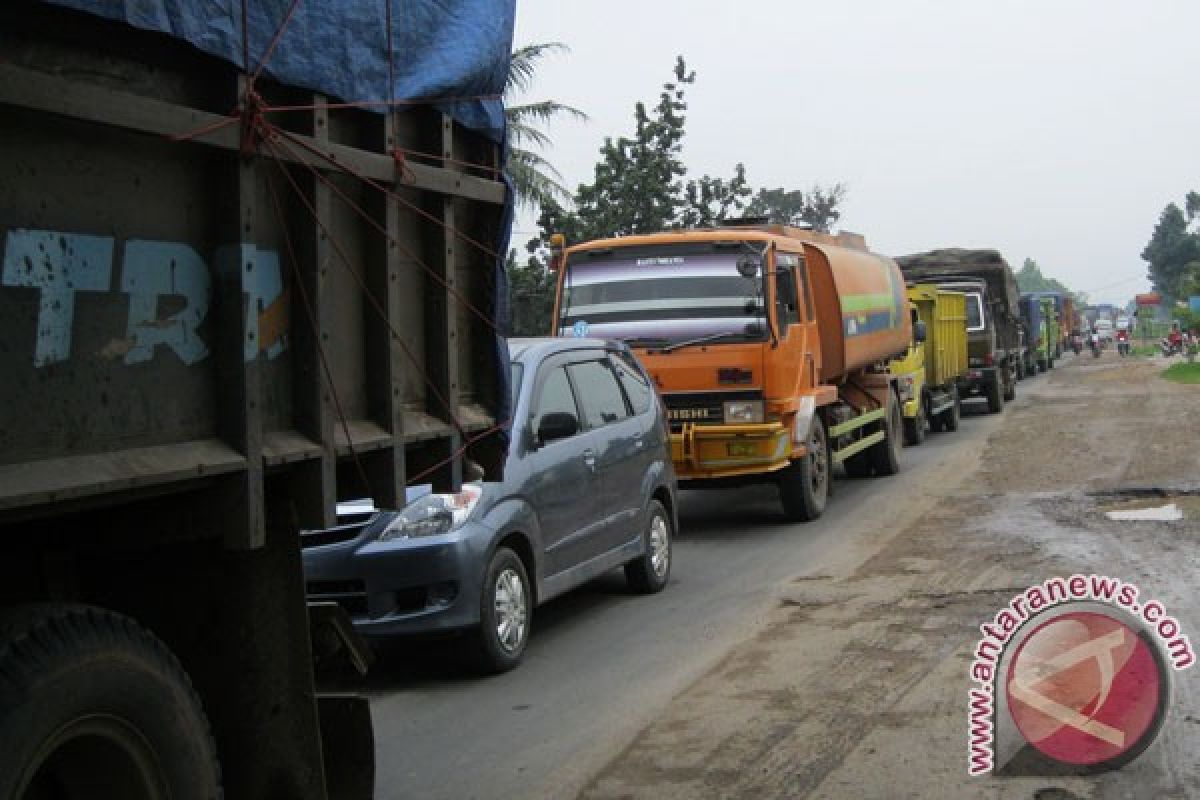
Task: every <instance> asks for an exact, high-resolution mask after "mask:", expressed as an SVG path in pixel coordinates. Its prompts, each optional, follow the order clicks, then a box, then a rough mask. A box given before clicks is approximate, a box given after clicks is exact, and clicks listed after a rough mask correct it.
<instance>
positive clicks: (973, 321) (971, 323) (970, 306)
mask: <svg viewBox="0 0 1200 800" xmlns="http://www.w3.org/2000/svg"><path fill="white" fill-rule="evenodd" d="M967 330H969V331H981V330H983V296H982V295H980V294H978V293H974V292H973V293H970V294H968V295H967Z"/></svg>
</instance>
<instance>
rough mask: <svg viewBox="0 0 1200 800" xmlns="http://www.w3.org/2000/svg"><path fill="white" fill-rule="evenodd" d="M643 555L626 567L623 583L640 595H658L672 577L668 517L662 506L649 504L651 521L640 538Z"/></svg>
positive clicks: (652, 501)
mask: <svg viewBox="0 0 1200 800" xmlns="http://www.w3.org/2000/svg"><path fill="white" fill-rule="evenodd" d="M642 538H643V540H644V541H645V544H646V552H645V553H643V554H642V555H640V556H638V557H637V558H635V559H634V560H633V561H630V562H629V563H628V564H626V565H625V580H626V581H628V582H629V586H630V588H632V589H633V590H634V591H635V592H639V593H641V594H654V593H655V592H661V591H662V590H663V587H665V586H666V585H667V581H668V580H669V579H670V577H671V553H672V546H673V545H674V544H675V541H674V539H675V537H674V536H672V535H671V517H670V516H669V515H668V514H667V510H666V509H665V508H663V505H662V503H660V502H658V501H657V500H651V501H650V521H649V523H648V524H647V525H646V530H645V533H644V534H643V536H642Z"/></svg>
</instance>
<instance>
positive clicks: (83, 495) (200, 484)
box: [0, 0, 512, 800]
mask: <svg viewBox="0 0 1200 800" xmlns="http://www.w3.org/2000/svg"><path fill="white" fill-rule="evenodd" d="M63 5H70V6H72V8H71V9H68V8H64V7H62V6H63ZM228 5H229V4H223V5H222V8H225V6H228ZM318 5H319V6H320V8H319V9H318V10H312V9H306V6H307V4H300V5H298V6H295V7H294V8H293V11H294V14H293V15H292V16H291V17H290V24H291V25H295V26H298V28H299V30H300V32H301V35H299V36H297V37H289V34H288V31H290V30H293V29H291V28H287V26H281V25H280V23H281V20H282V18H283V12H284V9H283V8H282V7H281V6H280V5H279V4H274V5H272V6H271V7H272V8H273V9H275V11H276V12H278V14H279V18H270V17H272V15H271V14H266V13H265V11H264V4H250V12H251V14H250V17H249V19H250V20H251V26H252V28H251V30H250V34H251V35H250V36H249V37H248V39H249V48H248V51H249V52H250V54H251V58H250V60H249V63H248V64H244V63H243V61H242V59H241V52H242V50H241V46H240V44H238V45H237V46H232V41H233V40H232V39H229V37H230V36H233V37H235V38H237V39H240V32H241V28H240V26H241V20H240V19H239V18H238V17H239V15H237V14H236V13H235V12H233V11H229V12H228V13H227V14H224V15H222V14H216V13H215V11H214V8H215V6H212V5H211V4H207V3H199V2H194V3H188V2H180V3H170V4H165V5H163V4H158V5H156V6H155V7H154V8H153V9H152V10H150V11H147V10H145V8H144V7H143V6H144V4H141V5H140V6H139V5H138V4H119V3H106V2H90V1H89V0H71V2H70V3H63V4H54V3H42V2H33V1H32V0H14V1H12V2H6V3H4V4H3V5H2V7H0V151H2V152H3V153H4V157H3V158H0V263H2V271H0V332H2V336H0V339H2V340H3V342H4V344H3V346H0V375H2V376H3V379H2V380H0V394H2V397H3V401H2V402H0V798H5V799H6V800H7V799H8V798H18V799H20V800H33V798H43V797H54V798H64V799H65V800H78V799H80V798H88V799H89V800H91V799H94V798H98V799H99V800H115V799H116V798H121V800H128V799H130V798H132V799H133V800H140V799H141V798H161V797H172V798H176V799H177V800H178V799H180V798H182V799H184V800H192V799H195V800H211V799H212V798H217V797H220V796H222V794H223V795H224V796H226V797H230V798H289V800H291V799H292V798H297V799H299V800H323V799H324V798H332V797H336V798H367V797H370V796H371V795H372V792H373V781H374V772H373V765H374V752H375V743H374V742H373V734H372V728H371V720H370V709H369V707H368V705H367V702H366V700H365V698H363V697H361V696H357V695H353V694H346V693H343V692H327V691H324V690H322V691H318V689H317V684H316V682H315V672H314V658H315V657H320V658H321V659H326V658H331V659H332V658H335V657H336V655H337V652H338V651H339V650H340V651H341V652H343V653H345V654H348V655H350V656H351V657H352V660H353V661H355V662H356V663H357V664H358V665H359V666H361V665H362V663H363V661H364V659H365V658H366V655H365V654H364V652H363V651H361V650H359V649H356V647H355V644H356V643H355V640H354V638H353V633H352V630H351V627H350V625H349V620H348V619H347V618H346V617H345V615H344V613H339V611H340V609H338V608H337V607H336V606H334V607H329V606H319V607H313V608H308V607H306V604H305V586H304V581H303V577H302V574H301V563H300V562H301V558H300V554H301V537H300V534H299V531H300V530H301V529H314V530H315V529H326V528H329V527H330V526H331V525H332V524H333V523H334V521H335V507H336V504H337V502H338V501H339V500H343V499H350V498H354V497H362V496H370V497H373V498H375V499H376V501H377V502H378V503H380V504H382V505H385V506H389V505H390V506H393V507H394V506H396V505H397V504H402V500H403V497H404V493H405V487H406V484H408V483H410V482H413V481H414V479H417V478H419V479H420V480H419V481H418V482H422V483H424V482H433V483H436V484H440V485H443V486H452V485H453V484H455V483H456V482H458V481H459V480H460V479H461V473H462V469H463V461H464V456H463V449H464V447H465V446H466V445H467V444H468V443H470V442H474V446H475V447H477V448H480V449H482V450H486V449H487V448H486V447H484V445H486V444H488V443H491V444H493V445H495V444H496V437H495V436H485V434H487V433H488V432H489V431H491V430H493V429H495V428H496V426H497V425H502V424H503V422H504V419H505V418H504V414H506V413H507V411H506V409H505V406H506V403H507V388H506V381H507V377H506V376H507V371H508V368H509V367H508V363H507V358H501V355H500V353H501V349H500V347H501V345H502V341H501V340H499V339H498V337H497V334H496V330H495V327H496V325H495V324H496V322H497V320H496V319H495V317H494V315H495V314H496V313H497V310H498V309H500V308H502V307H503V304H502V302H501V301H502V297H501V295H500V293H502V292H503V265H502V263H501V261H500V259H499V258H498V257H497V256H496V253H503V252H504V250H505V242H506V237H507V225H506V220H507V213H506V211H507V209H508V208H510V201H509V199H508V194H507V191H506V188H505V184H504V182H503V180H502V178H501V176H500V168H501V166H502V164H501V161H500V159H501V146H500V141H501V138H502V135H503V123H502V122H501V123H500V128H499V129H489V128H488V127H487V121H489V120H493V119H500V120H502V119H503V115H502V108H500V107H499V105H498V101H496V103H492V104H476V105H472V106H470V107H469V108H468V105H470V104H467V105H464V106H462V107H461V108H460V107H455V106H453V105H450V106H441V107H435V106H432V105H429V104H426V103H420V102H414V103H409V102H405V103H404V104H403V111H400V110H397V111H396V112H394V113H390V112H389V113H380V107H382V108H383V109H385V110H386V109H387V107H388V103H387V102H386V98H387V97H388V96H389V95H391V94H392V93H391V92H389V91H388V89H387V88H386V87H385V86H384V85H382V84H375V85H373V86H374V88H372V87H371V86H368V85H367V84H366V83H364V84H363V85H361V86H357V87H356V86H355V85H351V84H346V85H342V86H339V85H336V81H343V80H352V79H356V78H357V77H361V76H362V75H364V74H367V75H369V76H371V77H372V78H379V77H380V76H383V75H386V74H387V70H386V63H387V60H388V59H387V52H388V48H387V44H386V38H385V35H384V33H383V31H385V27H384V26H385V23H384V21H383V19H382V13H383V12H382V8H381V7H377V6H378V4H376V3H368V2H365V1H364V2H358V1H357V0H353V1H352V0H343V2H338V3H333V2H329V3H324V4H318ZM351 5H354V6H357V8H356V9H350V8H349V6H351ZM413 5H414V3H409V7H410V9H411V6H413ZM416 5H421V6H422V9H423V13H422V14H415V13H414V14H413V15H412V16H413V17H415V18H417V19H420V20H421V21H422V24H423V25H424V26H425V27H423V28H421V29H420V30H415V31H414V30H411V29H409V30H406V31H405V35H406V37H407V38H406V39H405V41H407V42H410V43H411V44H413V45H414V49H415V52H426V50H425V49H423V48H422V47H416V46H415V45H417V44H420V43H421V42H427V41H437V40H439V39H440V38H441V37H443V36H445V35H446V33H447V30H449V28H447V27H446V26H447V25H450V23H453V22H454V20H453V18H452V17H448V16H446V15H443V14H441V12H439V11H438V9H437V6H438V5H439V4H437V3H433V2H430V3H416ZM511 6H512V4H511V3H509V4H508V5H507V6H506V7H503V8H502V7H501V4H496V8H497V11H498V15H497V18H496V19H495V20H492V25H493V28H494V30H493V32H492V33H491V34H489V35H490V36H492V38H493V39H494V40H495V41H494V42H493V45H494V46H492V47H491V48H465V49H467V50H470V53H465V54H463V56H462V57H463V58H464V59H466V60H465V61H463V63H461V64H457V65H451V62H452V61H453V59H447V58H446V57H445V54H442V55H441V56H439V59H440V60H438V61H437V62H436V63H431V64H413V63H412V62H411V58H412V57H411V55H409V54H408V53H405V54H401V55H398V56H397V58H398V69H397V74H398V75H400V74H401V72H403V74H405V75H411V74H414V73H413V72H412V70H413V69H417V70H418V71H419V72H420V75H421V78H422V79H425V78H429V79H431V80H434V81H438V80H440V81H443V82H444V83H443V84H442V85H441V88H440V89H436V91H437V94H436V95H435V96H437V97H445V96H446V95H447V94H448V93H454V92H460V93H462V94H464V95H470V96H478V95H495V94H496V93H497V92H498V91H499V90H500V88H502V86H503V75H504V71H505V65H506V62H505V61H504V59H506V58H507V54H508V53H509V51H510V48H511V24H510V25H509V28H508V34H507V37H508V38H506V37H505V35H504V32H503V29H504V26H503V25H502V24H500V23H499V22H498V21H497V20H498V19H499V18H500V17H502V16H504V14H507V15H508V20H509V22H510V23H511V18H512V13H511V12H512V7H511ZM231 8H232V7H231ZM78 9H85V10H78ZM87 9H90V10H93V11H94V12H95V13H94V14H93V13H87V11H86V10H87ZM353 10H356V11H357V13H350V11H353ZM343 12H344V13H343ZM425 12H428V13H425ZM125 14H128V15H129V16H128V19H129V21H130V22H131V23H134V24H132V25H130V24H125V23H124V19H125V17H124V15H125ZM109 15H116V16H117V17H119V18H120V19H111V18H108V16H109ZM181 15H182V16H181ZM374 20H378V24H377V25H376V23H375V22H374ZM367 21H371V22H370V23H369V25H368V23H367ZM135 25H136V26H137V27H135ZM364 26H366V27H364ZM451 27H453V28H454V29H455V30H456V31H457V30H458V29H459V27H460V26H451ZM276 29H279V30H280V31H281V33H280V35H278V36H275V37H274V39H275V40H274V42H272V36H273V34H274V33H275V31H276ZM456 35H457V34H456ZM177 37H183V38H177ZM188 37H191V38H188ZM223 37H224V38H223ZM185 39H186V41H185ZM346 41H354V43H355V46H354V48H352V51H347V49H346V48H345V47H343V46H341V45H344V43H345V42H346ZM332 43H337V44H338V45H339V46H337V47H332V46H330V47H328V48H327V47H326V46H327V45H332ZM268 44H271V49H270V50H269V49H268ZM225 45H231V47H226V46H225ZM231 49H232V52H233V55H232V56H229V57H227V55H226V51H228V50H231ZM272 50H273V52H274V57H273V59H271V60H270V61H269V62H268V63H265V64H264V62H266V54H268V53H269V52H271V51H272ZM216 51H220V52H216ZM318 51H319V53H318ZM439 52H440V51H439ZM334 54H336V55H334ZM310 57H333V58H335V59H338V60H340V61H342V62H343V63H341V64H340V67H339V69H338V70H336V71H335V70H326V69H324V68H321V67H317V68H313V66H312V63H311V62H310V61H309V60H308V59H310ZM364 58H373V59H374V62H373V67H372V69H370V70H364V69H361V68H360V67H361V65H360V64H359V61H361V60H362V59H364ZM231 59H234V60H236V63H232V62H231ZM488 59H492V60H490V61H489V60H488ZM495 59H499V61H495ZM493 62H495V63H493ZM244 66H248V67H249V68H248V69H247V68H243V67H244ZM256 73H257V75H256ZM335 73H336V74H335ZM493 73H494V75H495V77H496V80H494V81H492V82H491V83H489V84H487V85H483V84H480V83H478V82H476V83H474V84H472V83H470V81H474V80H477V78H478V76H480V75H491V74H493ZM406 86H407V84H404V83H403V82H402V81H401V80H400V78H399V77H398V78H397V82H396V84H395V96H399V97H409V96H411V95H409V94H407V92H408V89H407V88H406ZM335 90H336V92H335ZM368 92H370V94H368ZM364 98H380V99H381V100H382V101H383V102H381V103H380V104H377V105H378V106H379V107H375V108H366V107H364V104H363V103H361V102H359V101H361V100H362V99H364ZM281 107H286V108H288V109H289V110H287V111H282V110H280V111H275V109H278V108H281ZM399 107H400V104H397V108H399ZM231 109H232V111H231ZM493 112H494V113H493ZM416 152H420V153H431V152H432V153H434V154H435V155H433V156H431V157H418V156H416V155H415V153H416ZM475 165H478V166H475ZM468 305H469V306H470V308H471V309H476V310H479V311H481V312H483V313H482V315H476V314H475V313H474V312H473V311H471V310H470V309H468V308H467V306H468ZM489 316H490V317H492V319H491V320H489V319H487V317H489ZM476 440H477V441H476ZM493 449H494V448H493ZM473 458H474V460H475V461H480V463H483V464H485V465H488V466H494V465H492V464H490V463H489V462H488V460H487V458H486V455H480V454H478V453H475V454H473ZM481 459H482V460H481ZM385 744H387V743H385ZM391 744H392V745H395V744H396V743H391Z"/></svg>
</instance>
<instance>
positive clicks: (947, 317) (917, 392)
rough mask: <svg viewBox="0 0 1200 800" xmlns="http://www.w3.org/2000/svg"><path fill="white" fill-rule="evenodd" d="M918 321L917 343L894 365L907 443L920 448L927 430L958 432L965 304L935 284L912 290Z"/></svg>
mask: <svg viewBox="0 0 1200 800" xmlns="http://www.w3.org/2000/svg"><path fill="white" fill-rule="evenodd" d="M908 301H909V304H910V306H911V308H912V312H913V314H914V316H915V318H914V320H913V344H912V347H910V348H909V350H908V354H907V355H905V357H904V358H902V359H898V360H895V361H893V362H892V363H891V370H892V374H893V375H895V376H896V380H897V386H898V388H899V391H900V400H901V402H902V403H903V404H904V442H905V444H908V445H919V444H921V442H923V441H924V440H925V432H926V430H927V429H928V430H932V431H955V430H958V420H959V414H960V400H959V396H958V381H959V380H960V379H961V378H962V377H963V374H964V373H965V372H966V370H967V311H966V308H967V303H966V296H965V295H963V294H962V293H961V292H952V291H948V290H946V289H940V288H938V287H937V286H936V285H931V284H918V285H915V286H909V287H908Z"/></svg>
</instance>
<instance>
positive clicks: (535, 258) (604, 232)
mask: <svg viewBox="0 0 1200 800" xmlns="http://www.w3.org/2000/svg"><path fill="white" fill-rule="evenodd" d="M695 81H696V73H695V72H694V71H691V70H689V69H688V68H687V63H686V62H685V61H684V59H683V57H682V56H678V57H677V58H676V61H675V66H674V70H673V74H672V79H671V80H669V81H667V82H666V83H664V84H663V87H662V91H661V92H660V93H659V97H658V101H657V103H655V104H654V106H653V107H648V106H647V105H646V104H645V103H642V102H638V103H637V104H636V105H635V106H634V115H633V117H634V119H633V121H634V126H633V133H632V135H630V136H618V137H612V136H609V137H605V139H604V144H603V145H602V146H601V148H600V160H599V161H598V162H597V163H596V166H595V170H594V172H593V175H592V181H591V183H586V184H581V185H580V186H579V187H578V188H577V189H576V191H575V193H574V195H573V196H571V197H566V196H564V195H563V194H560V193H555V192H552V191H547V192H543V193H541V194H539V195H538V204H539V205H540V207H541V213H540V214H539V216H538V220H537V224H538V228H539V234H538V236H537V237H535V238H533V239H531V240H530V241H529V242H528V244H527V245H526V251H527V253H528V256H527V260H526V263H525V265H524V266H520V265H517V264H516V260H515V257H514V256H510V262H509V263H510V272H511V274H512V276H513V277H512V285H513V295H512V307H513V332H514V333H516V334H518V335H528V334H537V335H543V334H545V333H547V332H548V331H549V330H550V325H551V323H550V314H551V306H552V305H553V295H554V281H553V275H552V273H550V272H549V271H548V270H547V268H546V265H547V263H548V261H549V249H548V246H549V239H550V235H551V234H554V233H561V234H563V235H564V236H565V237H566V240H567V242H568V243H578V242H585V241H589V240H592V239H601V238H608V237H614V236H629V235H634V234H641V233H656V232H659V231H664V230H673V229H680V228H696V227H711V226H715V225H719V224H720V223H721V222H722V221H724V220H726V219H730V218H733V217H739V216H742V214H743V213H744V212H743V209H745V208H746V207H747V203H752V200H751V197H752V195H753V191H752V190H751V188H750V186H749V183H748V182H747V180H746V169H745V167H744V166H743V165H742V164H740V163H739V164H736V165H735V166H734V169H733V175H732V177H730V178H727V179H726V178H719V177H713V176H711V175H703V176H701V177H700V178H694V179H689V178H688V171H687V168H686V166H685V165H684V163H683V140H684V135H685V123H686V121H687V118H686V112H687V108H688V106H687V88H688V87H689V86H690V85H692V84H693V83H695ZM776 194H778V195H779V197H781V198H786V197H789V196H793V195H794V196H796V197H797V198H798V201H799V204H798V205H797V206H796V207H795V208H794V209H793V208H791V207H785V206H781V207H785V208H787V210H788V214H789V216H788V219H787V221H788V222H792V223H793V224H795V223H796V222H797V220H798V221H799V222H800V223H801V224H810V225H812V226H813V227H814V228H818V229H820V230H828V229H829V228H830V226H832V224H833V223H834V222H836V221H837V220H838V218H839V217H840V212H839V210H838V206H839V204H840V203H841V201H842V200H843V198H844V197H845V187H844V186H842V185H841V184H835V185H834V186H832V187H829V188H827V189H823V188H821V187H820V186H816V187H813V190H812V191H811V192H809V193H808V195H807V196H806V195H805V194H804V193H803V192H787V191H786V190H784V189H775V190H769V191H766V192H762V191H760V192H759V196H760V197H765V198H768V199H771V200H774V199H776ZM568 201H569V202H568ZM763 202H766V201H763ZM526 304H528V305H526ZM543 321H544V322H545V324H544V325H543Z"/></svg>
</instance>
